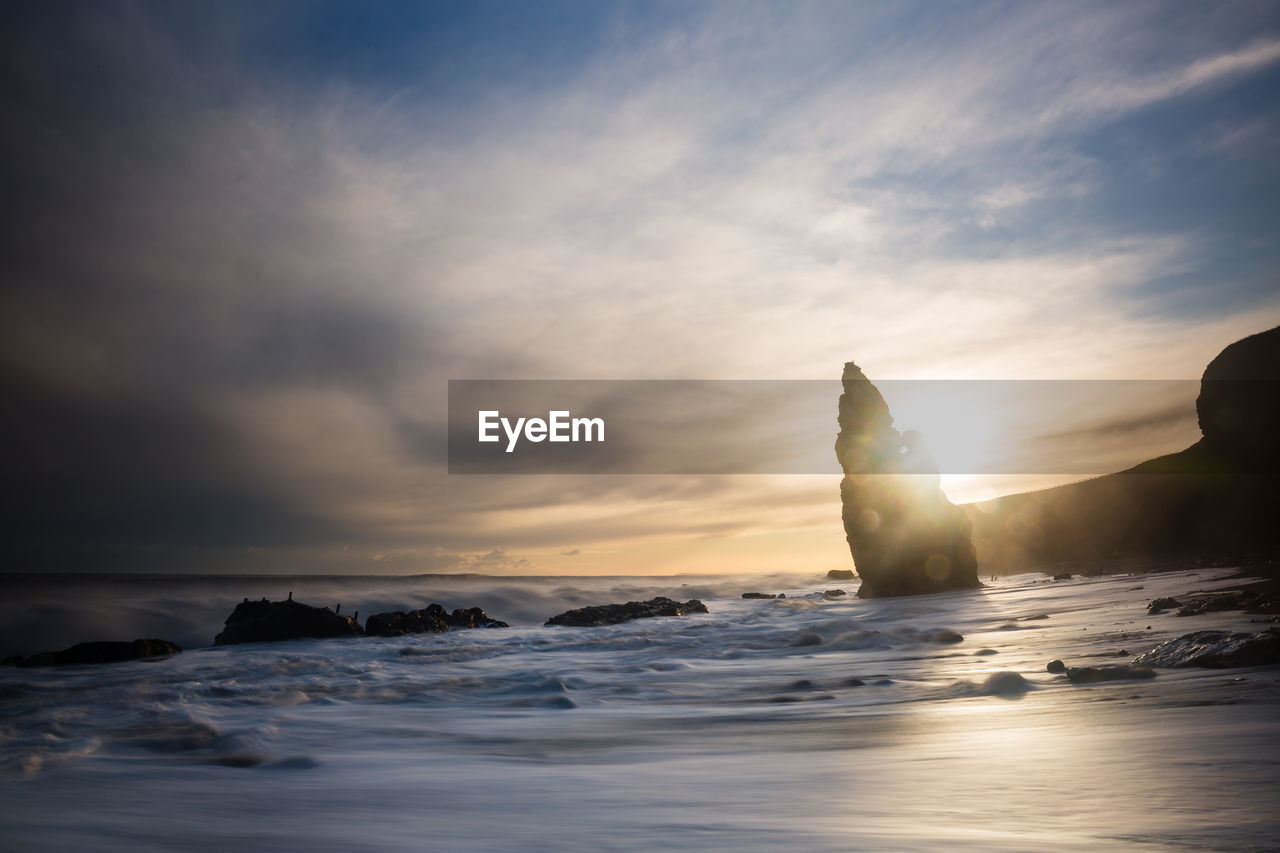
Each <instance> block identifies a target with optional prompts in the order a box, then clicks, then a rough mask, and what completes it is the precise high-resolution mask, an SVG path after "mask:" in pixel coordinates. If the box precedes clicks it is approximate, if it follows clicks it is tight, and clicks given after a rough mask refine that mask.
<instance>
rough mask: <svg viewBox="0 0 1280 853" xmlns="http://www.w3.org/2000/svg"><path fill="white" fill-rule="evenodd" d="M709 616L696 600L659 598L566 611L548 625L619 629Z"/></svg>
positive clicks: (554, 617)
mask: <svg viewBox="0 0 1280 853" xmlns="http://www.w3.org/2000/svg"><path fill="white" fill-rule="evenodd" d="M706 612H707V606H706V605H705V604H703V603H702V602H701V601H698V599H696V598H691V599H689V600H688V601H684V602H680V601H674V600H672V599H670V598H665V597H663V596H658V597H657V598H651V599H649V600H648V601H628V602H627V603H626V604H605V605H600V606H596V607H580V608H578V609H577V610H566V611H565V612H564V613H561V614H559V615H557V616H552V617H551V618H550V619H548V620H547V622H546V624H548V625H570V626H573V627H578V628H582V627H590V626H593V625H616V624H618V623H619V622H629V621H631V620H632V619H650V618H653V617H654V616H685V615H687V614H689V613H706Z"/></svg>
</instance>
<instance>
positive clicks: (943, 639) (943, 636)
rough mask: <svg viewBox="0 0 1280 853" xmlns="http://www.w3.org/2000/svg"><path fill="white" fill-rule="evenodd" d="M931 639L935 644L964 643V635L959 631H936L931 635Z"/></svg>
mask: <svg viewBox="0 0 1280 853" xmlns="http://www.w3.org/2000/svg"><path fill="white" fill-rule="evenodd" d="M929 639H930V640H932V641H933V642H935V643H963V642H964V635H963V634H961V633H960V632H959V631H952V630H951V629H950V628H944V629H942V630H941V631H934V632H933V633H932V634H930V635H929Z"/></svg>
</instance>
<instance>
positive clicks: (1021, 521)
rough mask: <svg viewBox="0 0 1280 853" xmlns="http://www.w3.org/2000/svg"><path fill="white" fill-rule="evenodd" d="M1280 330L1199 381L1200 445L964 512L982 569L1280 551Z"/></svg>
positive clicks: (1217, 361) (1219, 360) (1227, 357)
mask: <svg viewBox="0 0 1280 853" xmlns="http://www.w3.org/2000/svg"><path fill="white" fill-rule="evenodd" d="M1277 389H1280V327H1277V328H1274V329H1271V330H1269V331H1266V332H1261V333H1259V334H1256V335H1252V336H1250V337H1248V338H1244V339H1243V340H1240V341H1237V342H1235V343H1233V344H1231V345H1230V346H1228V347H1227V348H1226V349H1224V350H1223V351H1222V352H1221V353H1220V354H1219V355H1218V356H1217V357H1216V358H1214V359H1213V360H1212V361H1211V362H1210V363H1209V365H1208V367H1207V368H1206V369H1205V371H1204V375H1203V377H1202V378H1201V388H1200V395H1199V397H1198V399H1197V400H1196V414H1197V417H1198V420H1199V424H1200V430H1201V435H1202V437H1201V439H1200V440H1199V441H1197V442H1196V443H1195V444H1193V445H1192V446H1190V447H1188V448H1187V449H1185V450H1183V451H1181V452H1179V453H1173V454H1169V455H1167V456H1161V457H1158V458H1156V459H1151V460H1148V461H1146V462H1143V463H1141V464H1139V465H1136V466H1134V467H1133V468H1130V469H1128V470H1127V471H1122V472H1119V473H1116V474H1109V475H1107V476H1104V477H1098V478H1095V479H1092V480H1086V481H1084V482H1080V483H1072V484H1070V485H1066V486H1059V487H1057V488H1053V489H1045V490H1043V491H1039V492H1028V493H1024V494H1018V495H1010V496H1008V497H1004V498H1000V499H999V500H998V501H995V502H992V503H990V504H985V505H983V506H981V507H979V506H967V507H965V511H966V513H967V514H968V516H969V518H970V520H971V521H972V522H973V526H974V528H973V529H974V543H975V545H976V547H977V551H978V556H979V558H980V560H981V561H982V565H983V571H984V572H991V573H1002V572H1010V571H1017V570H1021V569H1028V568H1035V567H1040V566H1047V565H1052V564H1057V563H1062V562H1069V561H1089V562H1095V561H1104V562H1105V561H1126V562H1131V561H1132V562H1139V563H1141V562H1144V561H1160V562H1174V563H1176V564H1196V563H1206V562H1222V561H1246V560H1257V559H1265V558H1271V557H1275V556H1276V555H1280V524H1277V523H1276V521H1275V507H1276V503H1277V498H1276V495H1277V486H1280V477H1278V474H1280V464H1278V462H1280V442H1278V441H1277V436H1280V395H1278V394H1277Z"/></svg>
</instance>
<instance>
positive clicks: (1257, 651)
mask: <svg viewBox="0 0 1280 853" xmlns="http://www.w3.org/2000/svg"><path fill="white" fill-rule="evenodd" d="M1134 662H1135V663H1138V664H1145V665H1149V666H1177V667H1182V666H1196V667H1204V668H1208V669H1229V668H1232V667H1237V666H1268V665H1270V664H1276V663H1280V628H1268V629H1267V630H1265V631H1263V632H1261V633H1259V634H1248V633H1243V632H1238V633H1233V632H1231V631H1194V632H1192V633H1190V634H1183V635H1182V636H1181V637H1178V638H1177V639H1176V640H1169V641H1168V642H1165V643H1161V644H1160V645H1158V646H1156V647H1155V648H1154V649H1152V650H1151V651H1149V652H1147V653H1146V654H1144V655H1139V656H1138V657H1137V659H1136V660H1135V661H1134Z"/></svg>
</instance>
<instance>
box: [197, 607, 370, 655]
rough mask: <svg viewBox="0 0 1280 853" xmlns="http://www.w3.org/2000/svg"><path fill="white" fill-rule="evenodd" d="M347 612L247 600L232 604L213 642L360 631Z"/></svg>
mask: <svg viewBox="0 0 1280 853" xmlns="http://www.w3.org/2000/svg"><path fill="white" fill-rule="evenodd" d="M363 633H364V631H362V630H361V629H360V624H359V623H358V622H357V621H356V620H355V619H354V618H353V617H351V616H341V615H339V614H338V613H335V612H334V611H332V610H330V609H329V608H327V607H312V606H311V605H309V604H303V603H301V602H298V601H294V600H293V598H292V596H291V597H290V598H289V600H288V601H268V600H267V599H265V598H264V599H261V600H260V601H250V600H249V599H247V598H246V599H245V600H244V601H243V602H241V603H240V604H237V605H236V609H235V610H233V611H231V615H230V616H228V617H227V621H226V624H225V627H223V629H222V631H221V632H220V633H219V634H218V636H216V637H214V638H213V644H214V645H215V646H230V645H235V644H237V643H272V642H278V641H280V640H296V639H299V638H302V637H308V638H313V639H326V638H329V637H349V636H355V635H359V634H363Z"/></svg>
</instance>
